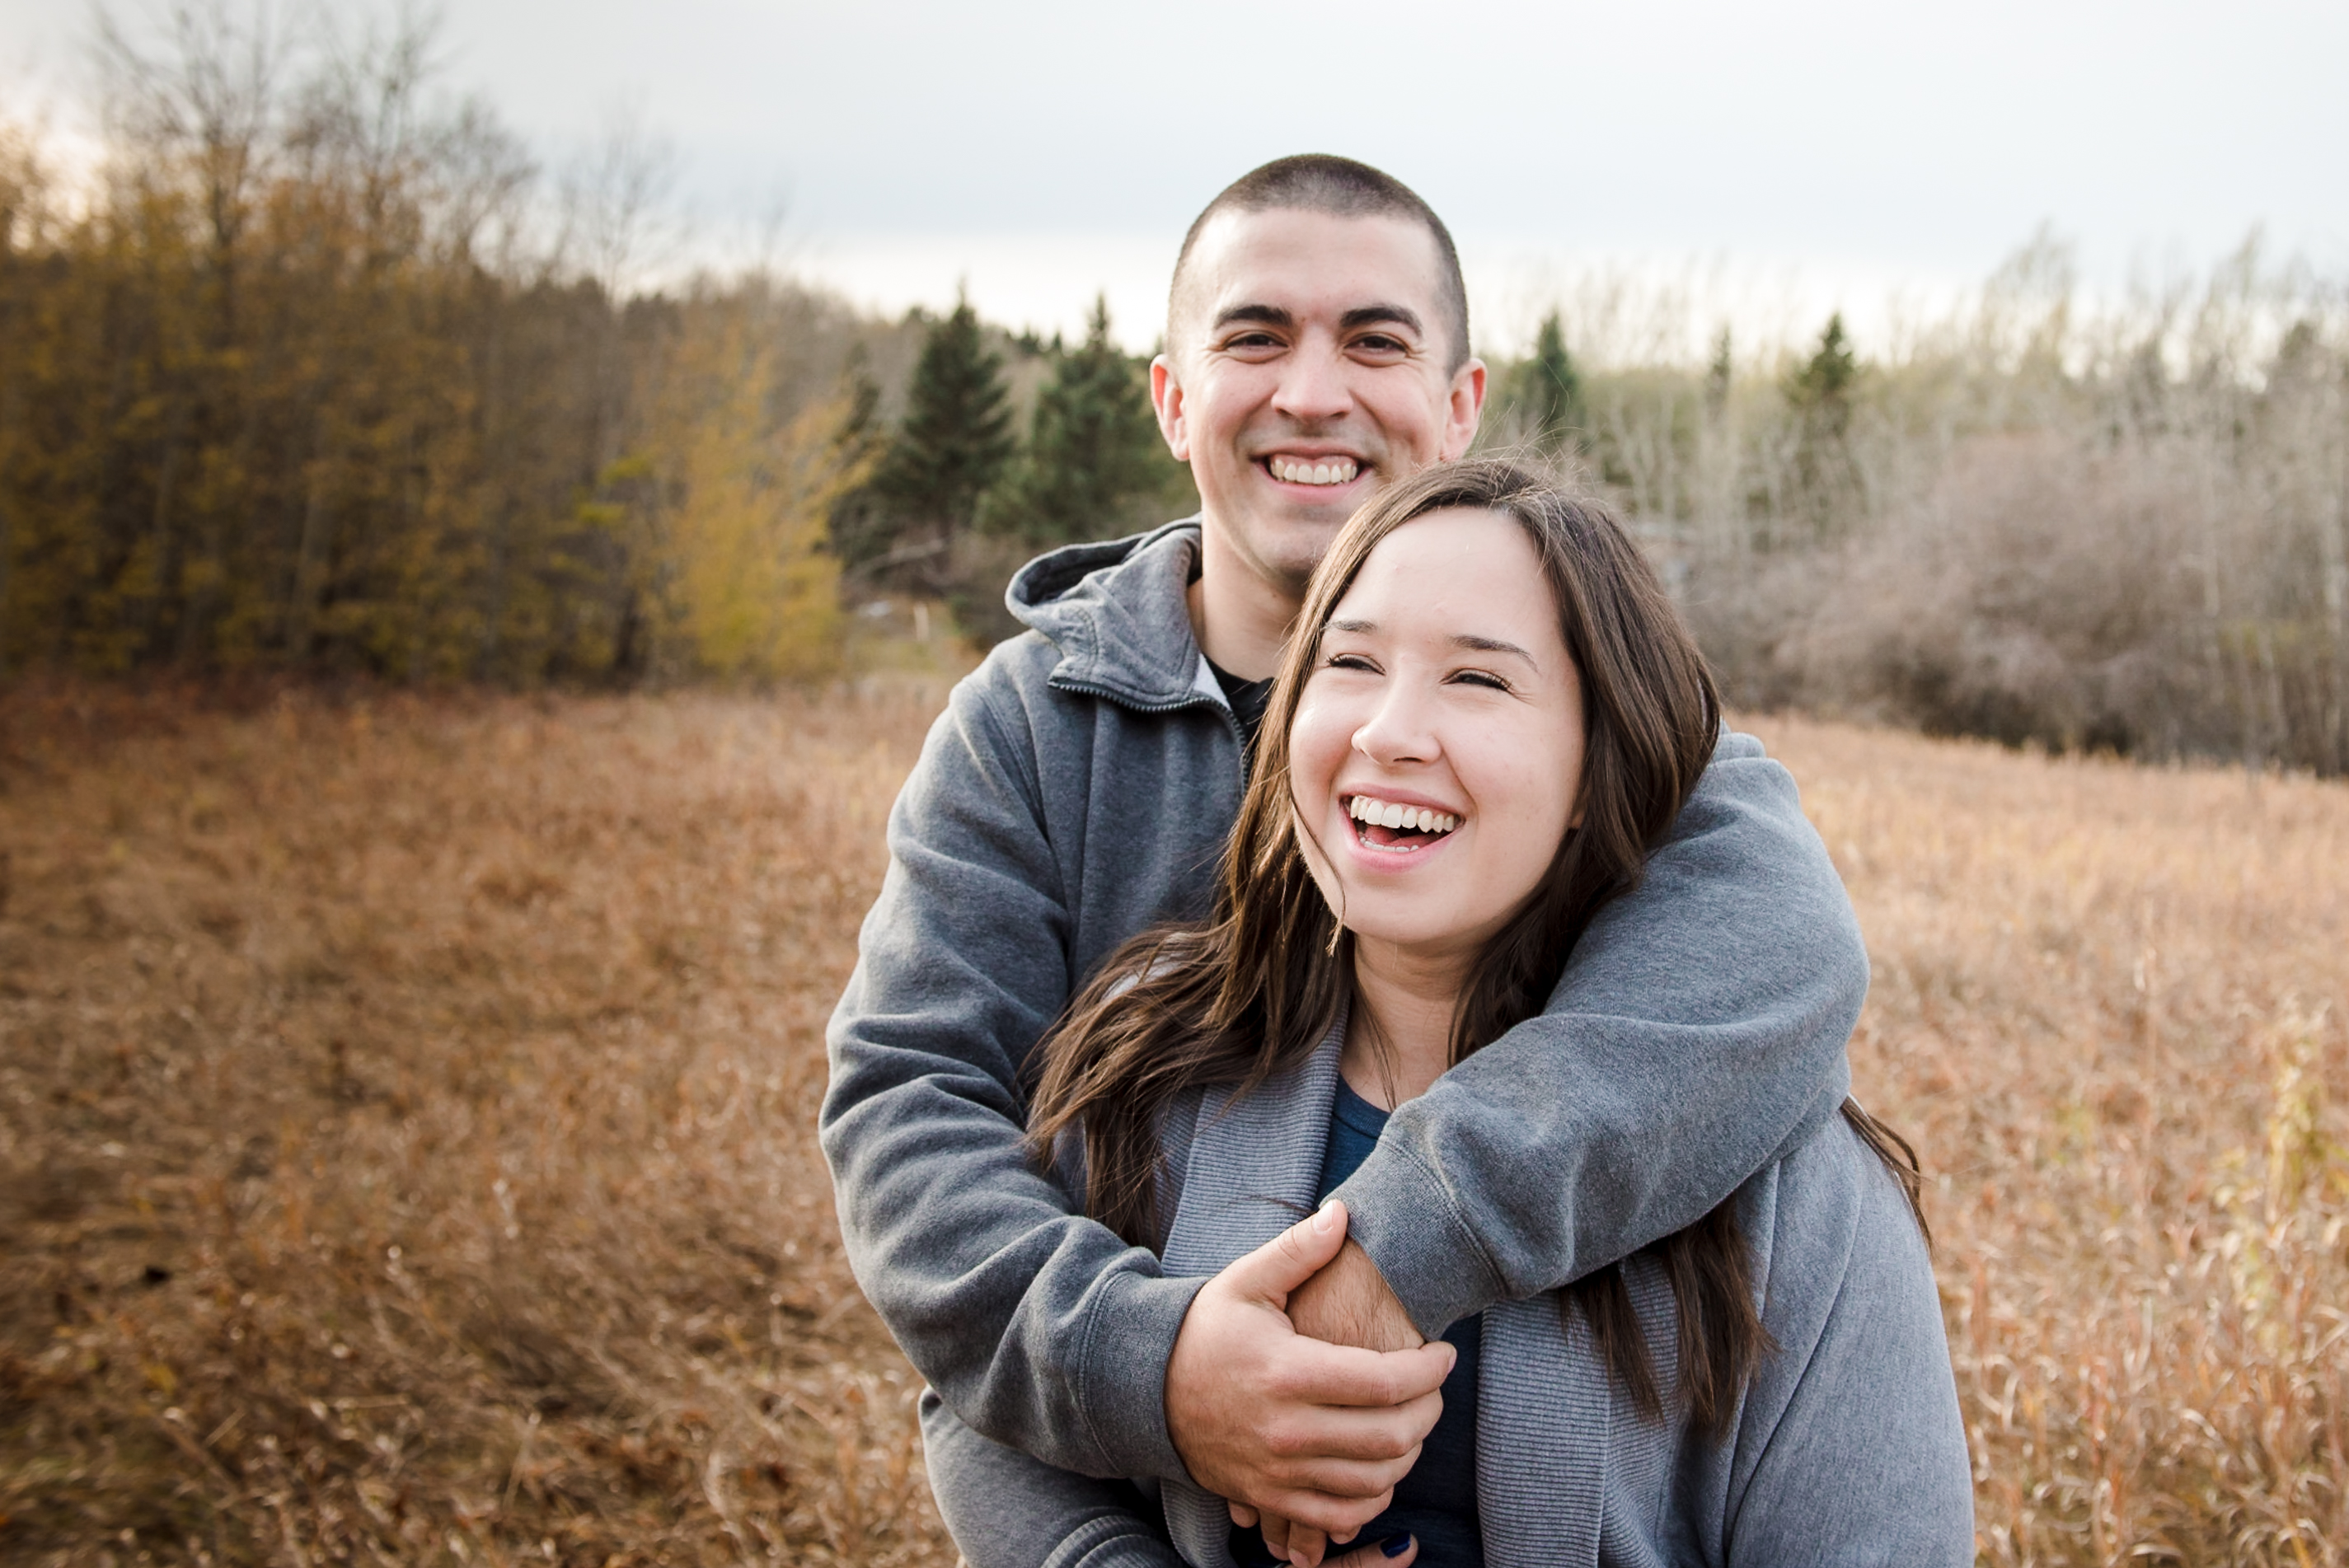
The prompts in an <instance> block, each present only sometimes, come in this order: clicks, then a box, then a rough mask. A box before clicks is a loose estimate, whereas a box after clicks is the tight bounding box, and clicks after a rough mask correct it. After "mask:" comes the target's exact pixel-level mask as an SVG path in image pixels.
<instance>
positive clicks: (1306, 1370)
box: [1166, 1203, 1454, 1541]
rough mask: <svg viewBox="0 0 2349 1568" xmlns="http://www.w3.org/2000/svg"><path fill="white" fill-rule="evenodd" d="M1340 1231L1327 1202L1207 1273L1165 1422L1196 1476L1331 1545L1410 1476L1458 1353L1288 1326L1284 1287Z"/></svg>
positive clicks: (1323, 1256) (1173, 1362) (1185, 1332)
mask: <svg viewBox="0 0 2349 1568" xmlns="http://www.w3.org/2000/svg"><path fill="white" fill-rule="evenodd" d="M1345 1234H1346V1211H1345V1207H1344V1206H1343V1205H1342V1204H1338V1203H1330V1204H1325V1205H1323V1207H1322V1208H1321V1210H1320V1211H1319V1212H1318V1213H1316V1214H1314V1215H1313V1216H1312V1217H1311V1218H1310V1219H1308V1220H1306V1221H1304V1222H1301V1223H1299V1224H1296V1225H1293V1226H1291V1227H1289V1229H1288V1230H1287V1231H1284V1232H1283V1233H1281V1234H1280V1235H1278V1236H1277V1237H1275V1238H1274V1239H1273V1240H1272V1241H1270V1242H1268V1243H1265V1244H1264V1245H1263V1246H1261V1247H1258V1248H1257V1250H1256V1251H1255V1252H1253V1253H1249V1254H1248V1255H1247V1256H1246V1257H1244V1258H1242V1259H1240V1260H1239V1261H1238V1262H1237V1263H1236V1264H1232V1265H1231V1266H1230V1267H1229V1268H1226V1270H1224V1272H1223V1273H1221V1274H1217V1275H1216V1277H1215V1278H1214V1279H1211V1280H1209V1281H1208V1282H1207V1283H1206V1285H1205V1286H1203V1287H1202V1288H1201V1289H1200V1291H1199V1294H1198V1295H1196V1296H1195V1297H1194V1298H1193V1299H1192V1302H1191V1310H1190V1312H1189V1313H1188V1314H1187V1315H1185V1317H1184V1319H1183V1328H1182V1332H1181V1333H1180V1334H1179V1335H1178V1336H1176V1337H1175V1340H1174V1356H1173V1357H1172V1358H1171V1359H1170V1360H1169V1361H1168V1362H1167V1364H1166V1426H1167V1430H1168V1432H1169V1434H1170V1435H1171V1436H1172V1437H1173V1438H1174V1449H1175V1451H1176V1452H1177V1453H1178V1454H1180V1455H1181V1456H1182V1459H1183V1463H1184V1465H1185V1468H1187V1469H1188V1470H1190V1472H1191V1479H1192V1480H1195V1481H1197V1482H1198V1483H1199V1484H1200V1485H1201V1486H1203V1487H1206V1489H1207V1490H1208V1491H1212V1492H1215V1493H1216V1494H1217V1495H1218V1496H1221V1497H1224V1498H1227V1499H1229V1500H1231V1501H1234V1502H1237V1503H1239V1504H1242V1505H1244V1506H1245V1507H1247V1508H1251V1509H1256V1510H1259V1511H1264V1512H1268V1513H1271V1514H1276V1515H1278V1517H1280V1518H1281V1519H1284V1520H1288V1521H1292V1522H1295V1523H1296V1524H1298V1525H1300V1526H1303V1527H1304V1528H1305V1529H1307V1530H1310V1531H1315V1532H1320V1533H1322V1534H1325V1535H1328V1536H1330V1537H1331V1538H1333V1539H1335V1540H1339V1541H1345V1540H1349V1539H1350V1538H1351V1537H1352V1536H1353V1534H1354V1533H1355V1532H1357V1531H1359V1530H1361V1527H1362V1526H1363V1525H1365V1524H1367V1523H1369V1522H1371V1520H1373V1519H1375V1518H1377V1517H1378V1515H1379V1513H1380V1512H1381V1511H1382V1510H1383V1509H1384V1508H1385V1507H1386V1506H1387V1503H1388V1502H1389V1501H1391V1499H1392V1496H1393V1492H1394V1483H1395V1482H1396V1481H1398V1480H1402V1478H1403V1477H1404V1476H1405V1475H1407V1474H1409V1473H1410V1470H1411V1467H1412V1465H1413V1462H1414V1461H1415V1460H1417V1459H1418V1458H1419V1444H1420V1439H1423V1438H1424V1437H1426V1436H1427V1432H1428V1429H1429V1428H1431V1427H1433V1426H1434V1425H1435V1418H1436V1416H1437V1415H1438V1414H1440V1413H1441V1411H1442V1410H1443V1408H1444V1406H1443V1400H1442V1398H1441V1397H1440V1396H1439V1395H1438V1394H1437V1393H1436V1390H1437V1389H1438V1388H1440V1387H1443V1385H1444V1376H1445V1375H1446V1374H1447V1373H1449V1372H1450V1371H1451V1370H1452V1363H1453V1359H1454V1350H1453V1348H1452V1346H1449V1345H1446V1344H1444V1342H1443V1341H1442V1340H1437V1341H1434V1342H1433V1343H1432V1344H1427V1345H1422V1346H1416V1347H1415V1348H1412V1349H1403V1350H1392V1351H1375V1350H1367V1349H1361V1348H1356V1347H1354V1346H1337V1345H1327V1344H1323V1343H1321V1342H1320V1341H1319V1340H1315V1339H1309V1338H1305V1337H1303V1336H1300V1335H1299V1333H1298V1332H1297V1329H1296V1326H1294V1325H1293V1324H1292V1323H1291V1322H1290V1321H1289V1318H1288V1312H1287V1308H1288V1302H1289V1296H1290V1293H1292V1292H1294V1291H1295V1290H1296V1289H1297V1288H1298V1287H1299V1285H1301V1284H1304V1283H1305V1282H1306V1280H1307V1279H1309V1278H1310V1277H1311V1276H1312V1275H1313V1274H1314V1273H1315V1272H1316V1271H1318V1270H1319V1269H1320V1268H1322V1267H1323V1266H1324V1265H1325V1264H1329V1263H1330V1260H1331V1259H1332V1258H1334V1257H1336V1256H1337V1255H1338V1252H1339V1249H1340V1246H1341V1245H1342V1244H1343V1243H1344V1241H1345ZM1363 1261H1364V1263H1365V1264H1367V1263H1368V1261H1369V1260H1368V1259H1365V1260H1363ZM1371 1272H1372V1273H1373V1274H1375V1273H1376V1271H1375V1270H1372V1271H1371Z"/></svg>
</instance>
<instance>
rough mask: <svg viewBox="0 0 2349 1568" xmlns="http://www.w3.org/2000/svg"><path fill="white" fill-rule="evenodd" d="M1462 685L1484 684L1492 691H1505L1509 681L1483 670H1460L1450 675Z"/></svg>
mask: <svg viewBox="0 0 2349 1568" xmlns="http://www.w3.org/2000/svg"><path fill="white" fill-rule="evenodd" d="M1452 678H1453V679H1454V681H1456V682H1458V683H1459V684H1460V685H1462V686H1486V687H1489V688H1491V689H1492V690H1494V691H1507V690H1508V689H1509V683H1508V682H1506V681H1505V680H1503V679H1502V678H1501V677H1500V676H1496V675H1493V674H1491V673H1489V672H1488V671H1485V670H1462V671H1460V672H1458V673H1457V674H1455V675H1454V676H1453V677H1452Z"/></svg>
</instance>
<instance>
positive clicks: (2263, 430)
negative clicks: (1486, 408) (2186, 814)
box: [1485, 239, 2349, 777]
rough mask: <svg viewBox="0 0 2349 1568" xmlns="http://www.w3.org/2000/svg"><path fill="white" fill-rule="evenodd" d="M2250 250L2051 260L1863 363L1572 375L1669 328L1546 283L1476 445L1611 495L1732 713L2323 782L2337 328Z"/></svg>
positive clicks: (2346, 662)
mask: <svg viewBox="0 0 2349 1568" xmlns="http://www.w3.org/2000/svg"><path fill="white" fill-rule="evenodd" d="M1654 308H1655V310H1656V311H1657V313H1658V314H1659V315H1662V316H1664V317H1666V318H1667V319H1664V320H1661V321H1657V322H1641V321H1627V320H1625V319H1623V317H1624V316H1625V315H1636V314H1637V306H1636V304H1633V305H1627V304H1625V303H1624V301H1623V300H1622V298H1621V297H1620V294H1619V291H1615V290H1611V289H1607V288H1602V287H1596V286H1594V287H1591V288H1588V289H1587V290H1585V291H1581V292H1579V293H1577V294H1570V295H1569V297H1568V298H1567V299H1566V300H1564V301H1563V302H1562V309H1561V310H1560V311H1559V312H1557V313H1554V314H1553V315H1550V316H1549V317H1548V318H1547V320H1546V321H1545V323H1544V324H1543V326H1542V328H1541V330H1540V331H1539V333H1537V336H1536V341H1535V345H1534V351H1533V352H1532V354H1530V355H1529V356H1527V357H1526V360H1524V361H1523V362H1521V363H1519V364H1517V365H1515V366H1508V367H1506V369H1505V370H1504V372H1503V373H1502V375H1501V376H1500V377H1498V379H1497V382H1496V386H1497V387H1498V392H1497V395H1496V397H1495V407H1494V410H1493V412H1492V414H1491V416H1490V417H1489V418H1488V419H1487V421H1486V427H1485V440H1486V441H1487V443H1488V444H1496V445H1511V444H1515V445H1517V446H1519V447H1529V448H1531V449H1535V450H1537V451H1539V452H1542V453H1546V454H1548V455H1550V456H1552V457H1553V458H1555V459H1557V461H1558V462H1560V463H1561V464H1562V465H1564V466H1566V467H1568V468H1569V469H1573V470H1575V471H1576V472H1577V473H1578V475H1579V476H1580V477H1581V479H1582V480H1584V481H1585V482H1588V483H1589V484H1592V485H1594V486H1596V487H1598V488H1599V489H1600V490H1603V491H1605V492H1606V493H1608V494H1609V495H1610V496H1612V497H1613V498H1614V499H1615V500H1617V501H1618V502H1619V505H1620V507H1621V508H1622V510H1623V511H1625V512H1626V514H1627V515H1628V516H1630V518H1631V519H1632V520H1633V521H1635V523H1636V524H1637V525H1638V526H1639V528H1640V531H1641V534H1642V536H1643V538H1644V539H1645V541H1646V542H1647V544H1648V547H1649V548H1650V550H1651V552H1653V553H1654V554H1655V555H1656V557H1657V558H1658V559H1659V561H1660V562H1661V565H1662V566H1663V569H1664V571H1665V573H1666V575H1667V577H1668V579H1669V580H1670V581H1671V583H1672V584H1673V585H1674V587H1675V590H1676V592H1678V593H1679V594H1680V596H1681V599H1682V604H1683V606H1684V608H1685V609H1686V611H1687V613H1688V614H1689V616H1690V619H1691V621H1692V623H1693V624H1694V626H1695V628H1696V630H1697V632H1698V634H1699V636H1700V638H1701V640H1702V643H1703V644H1704V646H1705V648H1706V651H1707V654H1708V655H1709V656H1710V658H1711V659H1712V661H1713V665H1714V666H1715V668H1716V670H1717V671H1718V673H1719V674H1720V676H1721V677H1722V681H1723V687H1724V690H1725V692H1726V693H1727V695H1728V696H1729V698H1730V700H1731V701H1732V702H1733V703H1735V704H1739V705H1741V706H1746V707H1765V708H1766V707H1802V708H1806V709H1808V710H1811V711H1815V712H1826V713H1840V714H1846V715H1850V716H1854V717H1863V718H1871V719H1878V720H1882V721H1886V722H1891V723H1897V724H1900V725H1903V726H1908V727H1919V728H1922V729H1925V730H1928V731H1930V732H1934V733H1940V734H1950V735H1970V736H1981V737H1987V738H1993V739H1997V740H2001V741H2004V742H2006V743H2008V744H2012V745H2033V746H2039V747H2044V748H2049V749H2054V750H2081V749H2085V750H2105V751H2111V752H2116V753H2119V754H2122V755H2126V756H2131V757H2139V758H2174V757H2181V756H2189V755H2190V756H2201V757H2221V758H2233V759H2238V760H2240V761H2242V762H2244V763H2246V764H2248V765H2255V766H2264V765H2271V764H2281V765H2282V766H2286V767H2292V768H2300V769H2311V770H2313V771H2315V772H2317V773H2320V774H2324V775H2329V776H2335V777H2337V776H2341V775H2344V774H2349V310H2344V296H2343V294H2342V292H2341V290H2340V289H2339V288H2338V286H2336V285H2333V284H2327V283H2325V282H2324V281H2323V280H2321V279H2319V278H2316V277H2314V276H2313V275H2312V274H2310V273H2307V272H2306V271H2304V270H2302V269H2300V268H2297V267H2293V266H2270V265H2267V264H2265V263H2262V262H2261V259H2260V256H2259V254H2258V253H2257V251H2256V249H2253V248H2249V247H2247V248H2246V249H2245V250H2244V251H2243V252H2242V253H2240V254H2239V255H2237V256H2235V257H2234V258H2231V259H2230V261H2228V262H2227V263H2223V264H2221V265H2220V266H2218V267H2216V268H2214V269H2212V270H2211V271H2210V272H2209V273H2207V274H2205V275H2202V276H2199V277H2185V278H2178V279H2173V280H2172V281H2170V282H2169V283H2168V284H2165V285H2163V286H2161V287H2159V288H2148V289H2146V290H2144V291H2142V292H2141V293H2139V294H2135V295H2133V296H2130V297H2126V298H2122V299H2119V300H2106V301H2101V302H2099V301H2094V300H2090V299H2086V298H2084V296H2083V292H2082V291H2081V289H2080V288H2079V286H2078V284H2077V280H2076V278H2075V273H2074V268H2073V263H2072V262H2071V258H2070V256H2069V253H2067V252H2066V250H2065V249H2064V247H2063V246H2062V245H2060V244H2057V243H2054V242H2049V241H2046V240H2044V239H2043V240H2041V241H2037V242H2033V244H2031V245H2029V246H2027V247H2025V248H2024V249H2023V250H2022V251H2020V252H2019V253H2016V255H2015V256H2014V257H2013V258H2012V259H2011V260H2010V262H2009V263H2006V264H2005V265H2004V266H2003V267H2002V268H2001V269H2000V271H1999V272H1998V273H1997V274H1996V275H1994V276H1993V277H1992V279H1991V280H1989V282H1988V283H1987V284H1985V286H1984V287H1983V288H1982V291H1981V292H1980V294H1978V295H1976V296H1975V297H1973V298H1971V300H1969V301H1967V302H1965V303H1963V304H1961V305H1959V306H1956V307H1953V308H1952V309H1951V311H1950V312H1949V313H1948V314H1947V315H1945V316H1943V317H1941V318H1940V319H1935V320H1927V321H1922V322H1917V323H1912V324H1910V325H1909V329H1908V331H1907V332H1906V334H1905V335H1904V338H1903V340H1902V341H1900V342H1899V343H1897V344H1887V345H1883V346H1879V348H1878V352H1876V353H1874V354H1865V353H1863V352H1861V346H1860V345H1858V344H1857V342H1856V341H1855V340H1854V338H1853V336H1852V335H1851V334H1850V333H1849V332H1848V331H1847V327H1846V324H1845V322H1844V321H1843V319H1842V317H1841V316H1840V315H1837V316H1834V317H1831V318H1830V319H1829V320H1828V321H1827V322H1826V325H1824V327H1823V328H1822V329H1821V330H1820V331H1819V333H1818V335H1817V336H1816V338H1815V339H1813V340H1812V341H1811V342H1809V343H1808V344H1806V345H1804V346H1801V347H1800V348H1798V349H1794V350H1791V351H1789V350H1785V349H1777V350H1772V351H1766V352H1758V353H1755V352H1749V353H1746V354H1744V355H1739V354H1736V353H1733V348H1734V345H1733V343H1732V341H1731V338H1730V336H1729V335H1728V334H1727V333H1726V332H1725V331H1724V332H1723V333H1722V334H1720V335H1718V336H1717V337H1716V338H1715V339H1714V341H1713V351H1712V353H1711V355H1710V356H1709V357H1708V358H1706V359H1704V360H1702V361H1699V362H1696V363H1676V362H1674V361H1672V360H1671V359H1670V358H1668V357H1665V356H1657V355H1652V354H1650V355H1642V356H1638V357H1630V356H1625V357H1619V358H1613V359H1611V360H1609V359H1605V358H1603V357H1602V358H1599V359H1598V360H1597V362H1594V359H1593V357H1592V356H1586V357H1585V358H1584V359H1583V360H1581V361H1579V362H1578V361H1577V360H1576V359H1575V358H1574V357H1573V356H1570V355H1569V353H1568V345H1569V344H1570V343H1572V342H1574V341H1575V340H1576V339H1578V338H1580V339H1581V340H1583V341H1586V342H1606V341H1609V340H1615V341H1622V340H1630V341H1634V342H1642V343H1653V342H1658V341H1664V340H1668V339H1669V338H1671V337H1672V336H1675V335H1677V328H1678V327H1679V326H1680V325H1682V322H1683V321H1684V320H1685V315H1684V312H1685V303H1684V302H1682V301H1676V300H1672V299H1671V298H1669V297H1666V298H1662V299H1660V300H1658V301H1655V302H1654Z"/></svg>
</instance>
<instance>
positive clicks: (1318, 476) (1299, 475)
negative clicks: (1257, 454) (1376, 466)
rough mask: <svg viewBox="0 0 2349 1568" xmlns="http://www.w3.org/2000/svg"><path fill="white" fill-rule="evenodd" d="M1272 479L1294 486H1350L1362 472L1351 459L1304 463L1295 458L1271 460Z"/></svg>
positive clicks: (1320, 460) (1329, 459) (1327, 459)
mask: <svg viewBox="0 0 2349 1568" xmlns="http://www.w3.org/2000/svg"><path fill="white" fill-rule="evenodd" d="M1270 465H1271V468H1272V477H1273V478H1274V479H1277V480H1287V481H1288V482H1289V483H1290V484H1293V485H1348V484H1352V483H1353V482H1354V475H1355V474H1356V473H1358V472H1360V471H1361V470H1360V469H1359V468H1357V466H1356V465H1355V462H1354V459H1351V458H1323V459H1319V460H1318V461H1314V462H1302V461H1299V459H1295V458H1274V459H1270Z"/></svg>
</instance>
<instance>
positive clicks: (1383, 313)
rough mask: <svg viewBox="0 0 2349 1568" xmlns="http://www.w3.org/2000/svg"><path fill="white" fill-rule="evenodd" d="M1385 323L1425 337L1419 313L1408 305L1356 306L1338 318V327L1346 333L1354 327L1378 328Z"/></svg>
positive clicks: (1424, 329)
mask: <svg viewBox="0 0 2349 1568" xmlns="http://www.w3.org/2000/svg"><path fill="white" fill-rule="evenodd" d="M1387 323H1392V324H1393V325H1396V326H1400V327H1403V328H1405V329H1406V330H1408V331H1410V332H1412V333H1413V334H1416V335H1422V336H1424V335H1426V331H1427V329H1426V328H1425V327H1423V326H1422V325H1420V323H1419V313H1418V312H1417V311H1415V310H1413V309H1412V308H1411V307H1410V306H1409V305H1402V304H1364V305H1356V306H1355V307H1354V308H1353V309H1352V310H1350V311H1348V312H1347V313H1346V314H1345V315H1341V316H1340V317H1339V318H1338V325H1339V326H1340V328H1341V329H1343V330H1344V331H1347V332H1351V331H1353V330H1354V329H1355V328H1356V327H1362V326H1378V325H1383V324H1387Z"/></svg>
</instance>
